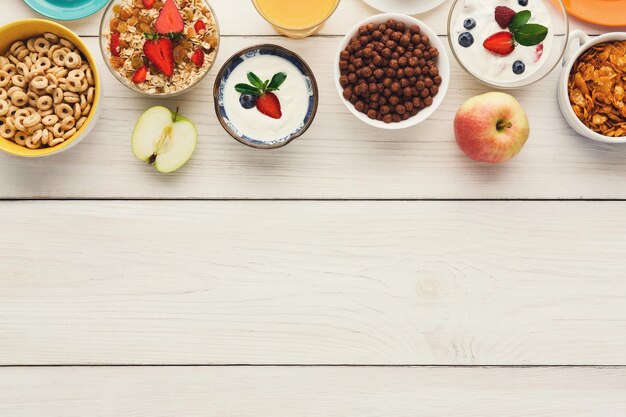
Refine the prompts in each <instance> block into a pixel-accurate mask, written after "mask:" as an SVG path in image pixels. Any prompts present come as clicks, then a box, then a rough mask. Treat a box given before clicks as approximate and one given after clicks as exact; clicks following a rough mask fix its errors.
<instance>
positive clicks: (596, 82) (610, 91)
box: [558, 31, 626, 143]
mask: <svg viewBox="0 0 626 417" xmlns="http://www.w3.org/2000/svg"><path fill="white" fill-rule="evenodd" d="M567 50H568V51H569V56H567V57H566V60H565V64H564V66H563V73H562V74H561V78H560V80H559V83H558V101H559V107H560V108H561V112H562V113H563V116H564V117H565V120H567V122H568V123H569V125H570V126H571V127H572V128H573V129H574V130H575V131H576V132H578V133H579V134H581V135H582V136H584V137H586V138H589V139H592V140H595V141H598V142H604V143H626V33H625V32H613V33H606V34H604V35H601V36H598V37H595V38H593V39H592V38H590V37H589V36H587V35H586V34H585V33H583V32H581V31H574V32H572V33H571V34H570V43H569V45H568V49H567Z"/></svg>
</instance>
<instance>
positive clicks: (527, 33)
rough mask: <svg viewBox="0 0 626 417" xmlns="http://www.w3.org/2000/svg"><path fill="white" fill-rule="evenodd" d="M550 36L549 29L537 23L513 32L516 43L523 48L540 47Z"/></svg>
mask: <svg viewBox="0 0 626 417" xmlns="http://www.w3.org/2000/svg"><path fill="white" fill-rule="evenodd" d="M547 35H548V28H547V27H545V26H542V25H538V24H536V23H529V24H526V25H523V26H522V27H519V28H517V29H515V30H514V31H513V36H514V37H515V41H516V42H517V43H519V44H520V45H523V46H534V45H538V44H540V43H541V42H543V40H544V39H545V38H546V36H547Z"/></svg>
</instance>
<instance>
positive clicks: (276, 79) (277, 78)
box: [267, 72, 287, 91]
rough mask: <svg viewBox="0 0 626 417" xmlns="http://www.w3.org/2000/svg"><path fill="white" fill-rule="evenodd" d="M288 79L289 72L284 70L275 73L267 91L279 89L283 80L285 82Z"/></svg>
mask: <svg viewBox="0 0 626 417" xmlns="http://www.w3.org/2000/svg"><path fill="white" fill-rule="evenodd" d="M286 79H287V74H285V73H284V72H279V73H277V74H274V76H273V77H272V81H270V83H269V85H268V86H267V91H276V90H278V88H279V87H280V85H281V84H282V83H283V82H285V80H286Z"/></svg>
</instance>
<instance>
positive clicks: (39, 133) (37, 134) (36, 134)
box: [33, 129, 47, 142]
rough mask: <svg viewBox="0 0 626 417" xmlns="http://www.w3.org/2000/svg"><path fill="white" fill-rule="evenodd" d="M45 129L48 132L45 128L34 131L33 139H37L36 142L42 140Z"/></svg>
mask: <svg viewBox="0 0 626 417" xmlns="http://www.w3.org/2000/svg"><path fill="white" fill-rule="evenodd" d="M44 131H45V132H47V130H45V129H39V130H37V131H36V132H34V133H33V141H35V142H40V141H42V139H43V135H44V133H43V132H44Z"/></svg>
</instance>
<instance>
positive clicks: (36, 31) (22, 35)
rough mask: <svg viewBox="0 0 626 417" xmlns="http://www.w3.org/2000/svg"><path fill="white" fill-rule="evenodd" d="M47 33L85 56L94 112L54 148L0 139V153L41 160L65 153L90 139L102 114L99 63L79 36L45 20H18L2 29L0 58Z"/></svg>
mask: <svg viewBox="0 0 626 417" xmlns="http://www.w3.org/2000/svg"><path fill="white" fill-rule="evenodd" d="M45 32H50V33H54V34H55V35H57V36H60V37H63V38H65V39H67V40H68V41H70V42H72V43H73V44H74V45H75V46H76V47H77V48H78V49H79V50H80V51H81V52H82V54H83V56H84V57H85V58H87V61H89V65H90V66H91V71H92V72H93V78H94V81H95V95H94V100H93V104H92V105H91V111H90V112H89V115H88V116H87V121H86V122H85V123H84V124H83V125H82V126H81V128H80V129H78V131H77V132H76V133H75V134H74V136H72V137H70V138H69V139H68V140H66V141H65V142H63V143H61V144H59V145H57V146H54V147H52V148H40V149H29V148H25V147H23V146H20V145H18V144H16V143H15V142H12V141H10V140H8V139H4V138H3V137H0V150H3V151H5V152H8V153H10V154H12V155H17V156H23V157H42V156H48V155H53V154H56V153H60V152H63V151H66V150H68V149H69V148H71V147H72V146H74V145H76V144H77V143H78V142H80V141H81V140H82V139H84V138H85V136H87V134H88V133H89V131H90V130H91V128H92V127H93V126H94V125H95V122H96V120H97V118H98V114H99V110H100V91H101V84H100V73H99V71H98V67H97V66H96V61H95V60H94V59H93V56H92V55H91V52H89V49H88V48H87V45H85V43H84V42H83V41H82V40H81V39H80V38H79V37H78V35H76V34H75V33H74V32H72V31H71V30H69V29H68V28H66V27H65V26H62V25H59V24H58V23H54V22H51V21H49V20H43V19H27V20H19V21H17V22H13V23H9V24H6V25H4V26H2V27H0V55H4V54H5V53H6V52H7V51H8V50H9V47H10V46H11V44H12V43H13V42H15V41H19V40H24V39H27V38H31V37H33V36H37V35H41V34H43V33H45Z"/></svg>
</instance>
